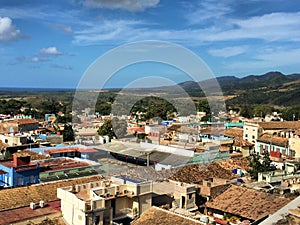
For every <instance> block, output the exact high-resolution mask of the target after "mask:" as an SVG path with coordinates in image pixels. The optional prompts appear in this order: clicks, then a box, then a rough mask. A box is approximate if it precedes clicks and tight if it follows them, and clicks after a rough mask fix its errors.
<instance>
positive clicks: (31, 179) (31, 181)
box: [30, 175, 35, 184]
mask: <svg viewBox="0 0 300 225" xmlns="http://www.w3.org/2000/svg"><path fill="white" fill-rule="evenodd" d="M30 183H31V184H34V183H35V182H34V175H31V176H30Z"/></svg>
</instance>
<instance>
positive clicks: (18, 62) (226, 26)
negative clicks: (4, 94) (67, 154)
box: [0, 0, 300, 88]
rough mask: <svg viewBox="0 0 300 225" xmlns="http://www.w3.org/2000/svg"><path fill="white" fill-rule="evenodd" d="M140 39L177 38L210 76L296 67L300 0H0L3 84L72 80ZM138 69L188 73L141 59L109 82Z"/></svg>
mask: <svg viewBox="0 0 300 225" xmlns="http://www.w3.org/2000/svg"><path fill="white" fill-rule="evenodd" d="M143 40H161V41H167V42H172V43H176V44H179V45H182V46H184V47H185V48H187V49H189V50H191V51H193V52H194V53H195V54H197V55H198V56H199V57H200V58H201V59H202V60H203V61H204V62H205V63H206V64H207V65H208V66H209V68H210V69H211V70H212V71H213V73H214V74H215V76H224V75H234V76H238V77H241V76H245V75H250V74H264V73H266V72H268V71H281V72H283V73H285V74H290V73H298V72H300V2H299V1H298V0H273V1H270V0H222V1H220V0H199V1H197V0H190V1H188V0H51V1H41V0H27V1H23V0H1V4H0V74H1V82H0V86H1V87H48V88H75V87H76V86H77V84H78V82H79V80H80V79H81V77H82V76H83V74H84V73H85V71H86V69H87V68H88V67H89V65H90V64H91V63H93V62H94V61H95V60H96V59H97V58H98V57H99V56H101V55H103V54H105V53H106V52H107V51H109V50H111V49H113V48H115V47H117V46H119V45H122V44H127V43H130V42H135V41H143ZM124 57H126V56H124ZM99 76H101V71H99ZM139 76H163V77H166V78H168V79H172V80H174V81H175V82H182V81H185V80H187V79H189V78H188V76H186V75H185V74H184V73H183V72H181V71H179V70H177V69H174V68H172V67H170V66H167V65H164V66H163V65H158V64H149V63H145V64H143V63H142V64H140V65H136V66H135V67H134V66H130V67H128V68H125V69H123V70H121V71H120V72H119V73H118V74H115V75H114V76H112V77H111V79H110V81H109V82H108V83H107V87H123V86H125V85H126V84H128V82H130V81H133V80H135V79H137V78H138V77H139Z"/></svg>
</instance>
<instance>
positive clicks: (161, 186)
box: [0, 113, 300, 225]
mask: <svg viewBox="0 0 300 225" xmlns="http://www.w3.org/2000/svg"><path fill="white" fill-rule="evenodd" d="M203 115H205V114H203V113H199V114H197V115H196V116H190V117H178V118H174V119H172V120H167V121H159V122H158V121H154V120H151V121H149V122H147V123H141V122H139V123H138V122H137V121H135V120H134V118H131V117H130V116H124V117H122V118H123V119H125V120H126V121H127V135H125V137H124V138H120V139H118V140H117V139H113V140H110V138H109V137H105V136H104V137H100V136H99V135H97V130H98V128H99V127H100V126H101V125H102V124H103V121H105V120H106V119H112V118H113V117H112V116H107V117H103V118H99V116H95V117H91V118H92V120H90V119H89V120H88V119H86V120H85V119H84V117H83V118H81V119H82V121H83V122H82V123H78V124H73V129H74V130H75V134H76V138H75V141H74V142H72V143H64V142H63V138H62V135H61V133H59V131H58V130H60V128H61V127H63V126H62V125H56V126H59V129H55V127H54V126H52V123H53V121H55V115H53V114H49V115H46V116H45V121H42V122H41V121H37V120H35V119H32V118H29V117H27V118H26V117H21V118H6V117H3V118H2V120H1V122H0V150H1V152H0V157H2V160H1V161H0V187H1V189H2V190H0V206H1V207H0V224H11V223H17V222H20V221H30V220H37V221H38V220H40V221H42V220H43V218H45V215H56V216H57V217H58V219H59V220H60V223H61V224H74V225H77V224H78V225H81V224H82V225H94V224H95V225H105V224H124V225H125V224H132V225H138V224H147V223H148V224H150V223H151V221H152V224H155V221H157V220H158V219H159V220H160V224H171V223H175V222H177V223H180V224H235V225H246V224H267V223H266V221H270V220H271V219H272V223H274V224H275V223H276V222H277V221H279V220H280V219H282V217H279V216H277V217H276V215H277V214H278V213H279V212H284V213H285V214H284V215H286V216H290V215H291V214H292V215H293V217H295V218H300V216H299V213H298V214H297V212H298V211H299V210H298V209H297V207H298V206H297V204H300V199H299V197H297V193H299V190H300V161H299V158H300V121H268V122H266V121H258V120H252V121H251V120H242V119H241V118H236V115H234V118H235V119H232V120H231V121H227V122H213V121H209V122H201V121H200V119H201V116H203ZM232 115H233V114H232ZM137 134H143V135H140V136H139V135H137ZM265 151H268V152H269V155H270V158H271V160H272V164H274V165H275V166H276V168H277V169H276V170H275V171H267V172H262V173H259V175H258V180H252V179H251V177H250V175H249V174H248V173H247V169H248V163H247V162H248V161H247V159H246V158H247V157H248V156H250V155H251V154H253V153H256V154H259V155H261V156H263V154H264V152H265ZM8 153H9V154H8ZM10 155H11V157H9V156H10ZM238 162H239V163H238ZM240 162H243V163H240ZM209 165H212V166H209ZM245 165H246V166H245ZM117 168H118V169H119V170H117ZM108 170H111V171H113V172H111V173H110V174H108V173H105V171H108ZM212 170H214V171H212ZM130 171H131V172H130ZM132 171H133V172H132ZM182 171H183V172H182ZM199 174H202V175H203V177H199ZM224 174H226V177H225V176H224ZM186 175H187V176H190V178H194V179H186V177H183V176H186ZM206 175H207V176H209V177H205V176H206ZM186 180H193V181H192V182H186ZM11 196H13V200H11V199H10V198H11ZM13 201H15V202H16V203H13ZM292 208H294V209H293V210H290V209H292ZM297 210H298V211H297ZM17 215H18V216H17ZM282 215H283V214H282ZM153 221H154V222H153ZM32 224H35V223H34V222H32ZM36 224H38V223H36Z"/></svg>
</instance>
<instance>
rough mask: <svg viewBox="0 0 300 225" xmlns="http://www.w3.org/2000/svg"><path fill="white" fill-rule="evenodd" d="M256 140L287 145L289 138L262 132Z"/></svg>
mask: <svg viewBox="0 0 300 225" xmlns="http://www.w3.org/2000/svg"><path fill="white" fill-rule="evenodd" d="M257 141H260V142H264V143H267V144H272V145H278V146H282V147H285V146H288V143H289V139H288V138H283V137H279V136H275V135H271V134H262V135H261V136H259V137H258V138H257Z"/></svg>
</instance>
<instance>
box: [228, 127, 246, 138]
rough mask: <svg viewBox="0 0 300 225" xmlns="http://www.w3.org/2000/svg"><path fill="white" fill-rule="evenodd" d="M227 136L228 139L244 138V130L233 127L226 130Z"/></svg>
mask: <svg viewBox="0 0 300 225" xmlns="http://www.w3.org/2000/svg"><path fill="white" fill-rule="evenodd" d="M224 135H225V136H227V137H231V138H234V137H243V128H238V127H233V128H229V129H226V130H225V134H224Z"/></svg>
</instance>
